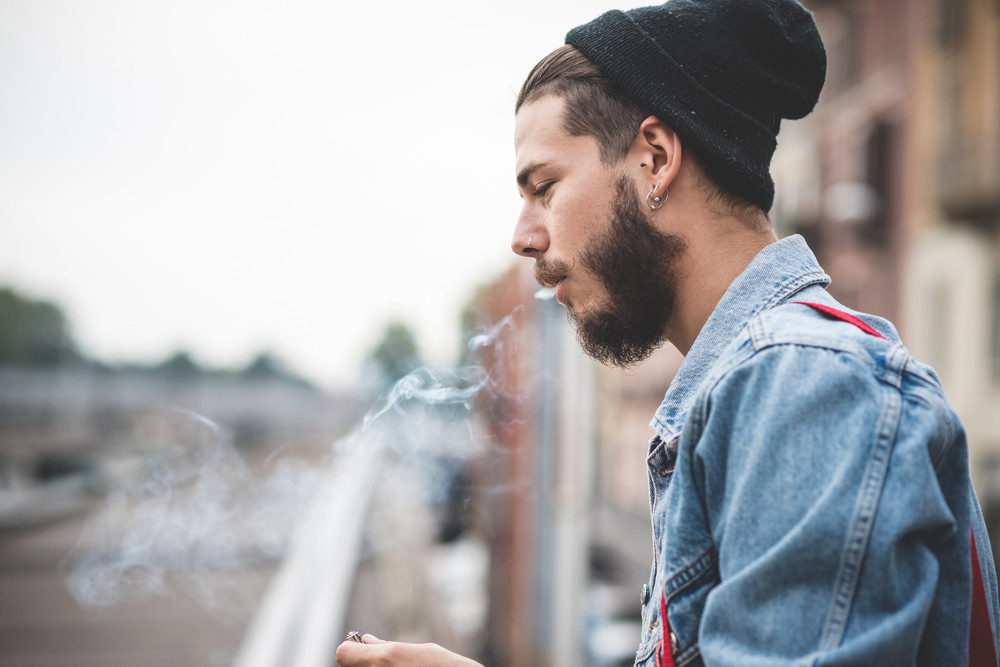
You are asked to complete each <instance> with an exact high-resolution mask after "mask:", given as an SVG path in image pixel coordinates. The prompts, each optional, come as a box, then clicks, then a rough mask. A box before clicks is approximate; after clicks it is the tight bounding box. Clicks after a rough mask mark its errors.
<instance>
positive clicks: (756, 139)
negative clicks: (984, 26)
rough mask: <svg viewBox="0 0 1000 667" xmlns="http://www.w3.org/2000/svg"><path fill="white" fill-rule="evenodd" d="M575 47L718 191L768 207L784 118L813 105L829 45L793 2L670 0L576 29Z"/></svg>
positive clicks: (608, 15)
mask: <svg viewBox="0 0 1000 667" xmlns="http://www.w3.org/2000/svg"><path fill="white" fill-rule="evenodd" d="M566 43H567V44H572V45H573V46H575V47H576V48H577V49H579V50H580V51H581V52H582V53H583V55H585V56H586V57H587V58H588V59H589V60H590V61H591V62H593V63H594V64H595V65H596V66H597V67H598V69H600V70H601V71H602V72H603V73H604V74H605V75H606V76H607V77H608V78H609V79H611V80H612V81H613V82H614V83H615V84H616V85H617V86H618V87H619V88H620V89H621V90H622V91H623V92H624V93H625V94H626V95H627V96H628V97H629V98H631V99H632V100H633V101H634V102H635V103H636V104H638V105H639V107H640V108H642V109H643V110H644V111H646V112H648V113H651V114H653V115H655V116H656V117H657V118H659V119H660V120H662V121H663V122H664V123H666V124H667V125H669V126H670V127H671V128H672V129H673V130H674V131H675V132H677V134H678V136H679V137H680V138H681V141H682V142H683V143H684V144H685V145H686V146H688V147H690V148H691V149H692V150H693V152H694V153H695V154H696V155H697V156H698V159H699V162H700V163H701V164H702V165H703V166H704V168H705V170H706V172H707V173H708V175H709V176H710V177H711V178H712V179H713V180H715V181H716V182H717V183H718V184H719V185H720V186H722V188H723V189H725V190H727V191H730V192H732V193H734V194H737V195H740V196H741V197H744V198H746V199H747V200H749V201H751V202H753V203H754V204H757V205H759V206H760V207H761V208H762V209H764V210H765V211H768V210H770V208H771V204H772V202H773V201H774V181H772V180H771V174H770V171H769V167H770V164H771V156H772V155H773V154H774V149H775V147H776V146H777V135H778V130H779V129H780V125H781V119H782V118H788V119H796V118H802V117H803V116H805V115H806V114H808V113H809V112H810V111H812V109H813V107H814V106H815V105H816V100H817V99H818V98H819V92H820V89H822V87H823V81H824V79H825V77H826V51H825V50H824V49H823V42H822V41H821V40H820V37H819V32H818V31H817V29H816V24H815V22H814V21H813V17H812V14H811V13H810V12H809V11H807V10H806V9H805V8H803V7H802V6H801V5H800V4H798V3H797V2H794V0H670V1H669V2H666V3H665V4H662V5H659V6H656V7H643V8H640V9H633V10H630V11H626V12H623V11H619V10H613V11H610V12H607V13H605V14H603V15H601V16H600V17H598V18H596V19H594V20H593V21H591V22H590V23H585V24H584V25H582V26H579V27H576V28H573V29H572V30H570V31H569V33H568V34H567V35H566Z"/></svg>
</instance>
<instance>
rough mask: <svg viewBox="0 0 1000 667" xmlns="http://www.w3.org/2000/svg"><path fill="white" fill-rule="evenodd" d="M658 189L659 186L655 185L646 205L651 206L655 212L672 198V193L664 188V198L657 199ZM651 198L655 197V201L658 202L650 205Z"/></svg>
mask: <svg viewBox="0 0 1000 667" xmlns="http://www.w3.org/2000/svg"><path fill="white" fill-rule="evenodd" d="M656 188H657V186H656V185H654V186H653V189H652V190H650V191H649V192H648V193H647V194H646V204H647V205H648V206H649V208H651V209H653V210H654V211H655V210H657V209H658V208H660V207H661V206H663V204H664V203H665V202H666V201H667V197H668V196H670V191H669V190H667V189H666V188H663V196H662V197H656V196H654V195H655V194H656ZM650 197H653V201H654V202H656V203H655V204H650V203H649V198H650Z"/></svg>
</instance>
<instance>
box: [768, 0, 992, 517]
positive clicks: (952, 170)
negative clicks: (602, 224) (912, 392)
mask: <svg viewBox="0 0 1000 667" xmlns="http://www.w3.org/2000/svg"><path fill="white" fill-rule="evenodd" d="M807 5H808V6H809V7H810V8H811V9H812V10H813V11H814V12H815V15H816V20H817V24H818V26H819V29H820V33H821V34H822V36H823V39H824V41H825V43H826V46H827V54H828V72H827V84H826V87H825V89H824V91H823V94H822V95H821V97H820V101H819V104H818V105H817V108H816V110H815V112H814V113H813V114H812V115H811V116H809V117H807V118H806V119H804V120H802V121H798V122H796V123H791V124H786V126H785V127H784V128H783V130H782V134H781V136H779V148H778V152H777V154H776V155H775V160H774V165H773V172H774V175H775V180H776V182H777V199H776V201H775V207H774V209H773V210H772V219H773V221H774V223H775V226H776V228H777V229H778V232H779V235H782V236H783V235H787V234H790V233H801V234H802V235H803V236H805V237H806V238H807V240H808V241H809V242H810V244H811V245H812V247H813V249H814V250H815V251H816V253H817V255H818V257H819V260H820V263H821V264H822V265H823V266H824V268H825V269H826V270H827V272H828V273H829V274H830V275H831V277H832V278H833V284H832V285H831V288H830V290H831V292H832V293H833V294H834V295H835V296H836V297H837V298H838V299H840V300H841V301H843V302H844V303H845V304H847V305H848V306H851V307H853V308H857V309H859V310H864V311H867V312H872V313H875V314H879V315H882V316H885V317H888V318H890V319H892V320H893V321H894V322H895V323H896V325H897V326H898V327H899V330H900V334H901V335H902V338H903V341H904V343H905V344H906V345H907V347H908V348H909V349H910V350H911V351H912V352H913V353H914V355H915V356H916V357H917V358H919V359H921V360H923V361H926V362H927V363H930V364H931V365H932V366H934V367H935V369H936V370H937V371H938V373H939V374H940V376H941V378H942V381H943V383H944V386H945V390H946V391H947V393H948V396H949V398H950V399H951V401H952V403H953V404H954V406H955V409H956V410H957V412H958V413H959V415H960V416H961V418H962V420H963V422H964V423H965V426H966V429H967V431H968V436H969V443H970V451H971V458H972V461H971V465H972V471H973V477H974V480H975V482H976V484H977V487H978V489H979V493H980V496H981V498H982V500H983V504H984V505H986V509H987V511H988V514H989V515H990V516H988V520H989V521H990V522H991V526H996V527H997V528H998V529H1000V523H998V522H1000V511H998V510H1000V479H998V478H1000V2H996V0H812V1H811V2H807Z"/></svg>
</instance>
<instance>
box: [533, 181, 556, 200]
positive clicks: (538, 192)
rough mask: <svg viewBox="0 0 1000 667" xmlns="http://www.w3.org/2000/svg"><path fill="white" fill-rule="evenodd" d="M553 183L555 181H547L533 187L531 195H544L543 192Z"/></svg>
mask: <svg viewBox="0 0 1000 667" xmlns="http://www.w3.org/2000/svg"><path fill="white" fill-rule="evenodd" d="M554 183H555V181H549V182H547V183H542V184H541V185H539V186H538V187H537V188H535V191H534V192H532V193H531V194H532V195H533V196H535V197H544V196H545V193H546V192H548V191H549V188H551V187H552V185H553V184H554Z"/></svg>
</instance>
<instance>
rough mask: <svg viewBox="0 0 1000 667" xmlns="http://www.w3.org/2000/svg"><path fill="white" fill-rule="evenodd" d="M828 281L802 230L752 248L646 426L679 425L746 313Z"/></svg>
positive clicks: (664, 434)
mask: <svg viewBox="0 0 1000 667" xmlns="http://www.w3.org/2000/svg"><path fill="white" fill-rule="evenodd" d="M829 284H830V277H829V276H828V275H826V274H825V273H824V272H823V269H821V268H820V266H819V262H817V261H816V256H815V255H813V252H812V250H810V249H809V246H808V245H806V242H805V240H804V239H803V238H802V237H801V236H798V235H795V236H789V237H788V238H785V239H782V240H781V241H778V242H777V243H772V244H770V245H768V246H767V247H765V248H764V249H763V250H761V251H760V252H759V253H757V256H756V257H754V258H753V260H752V261H751V262H750V264H749V265H748V266H747V268H746V269H744V270H743V273H741V274H740V275H739V276H738V277H737V278H736V280H734V281H733V282H732V283H731V284H730V285H729V288H728V289H727V290H726V293H725V294H723V295H722V299H720V300H719V303H718V305H716V307H715V310H713V311H712V314H711V315H710V316H709V318H708V321H707V322H705V326H704V327H703V328H702V330H701V332H700V333H699V334H698V337H697V338H696V339H695V341H694V344H693V345H692V346H691V349H690V350H689V351H688V354H687V356H686V357H685V358H684V362H683V363H682V364H681V367H680V369H678V371H677V375H676V376H674V379H673V381H672V382H671V383H670V388H669V389H668V390H667V394H666V396H665V397H664V399H663V403H661V404H660V407H659V408H658V409H657V411H656V415H655V416H654V417H653V421H652V422H651V423H650V426H652V427H653V429H654V430H655V431H656V432H657V433H658V434H659V436H660V437H661V438H663V439H664V440H670V438H671V437H672V436H673V435H675V434H676V433H678V432H679V431H680V427H681V424H683V423H684V418H685V416H686V414H687V411H688V407H689V405H690V402H691V400H692V399H693V398H694V395H695V394H696V393H697V391H698V388H699V386H700V385H701V383H702V381H703V380H704V379H705V377H706V376H707V375H708V372H709V369H710V368H711V367H712V365H713V364H714V363H715V360H716V359H718V357H719V355H720V354H722V351H723V350H724V349H725V348H726V346H727V345H729V343H730V342H731V341H732V340H733V339H734V338H735V337H736V336H737V335H739V332H740V331H742V330H743V328H744V327H745V326H746V325H747V323H748V322H749V321H750V319H751V318H753V317H754V316H755V315H757V314H758V313H760V312H762V311H765V310H768V309H770V308H773V307H774V306H776V305H778V304H780V303H784V302H785V301H787V300H788V299H789V298H790V297H791V296H792V295H794V294H795V293H797V292H799V291H800V290H802V289H803V288H805V287H808V286H809V285H822V286H824V287H825V286H826V285H829Z"/></svg>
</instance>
